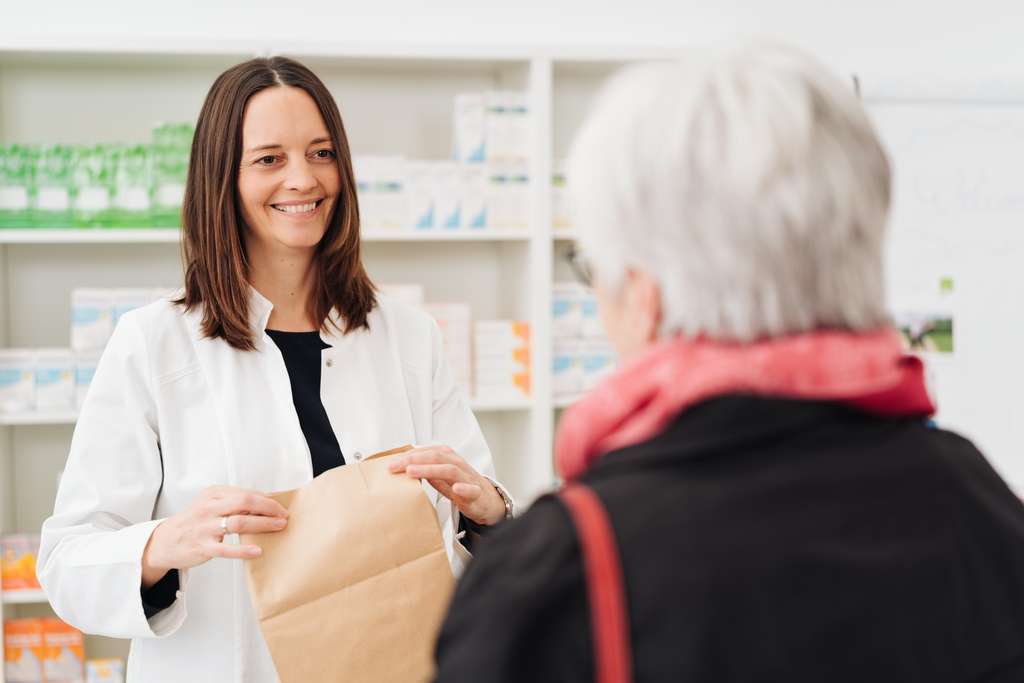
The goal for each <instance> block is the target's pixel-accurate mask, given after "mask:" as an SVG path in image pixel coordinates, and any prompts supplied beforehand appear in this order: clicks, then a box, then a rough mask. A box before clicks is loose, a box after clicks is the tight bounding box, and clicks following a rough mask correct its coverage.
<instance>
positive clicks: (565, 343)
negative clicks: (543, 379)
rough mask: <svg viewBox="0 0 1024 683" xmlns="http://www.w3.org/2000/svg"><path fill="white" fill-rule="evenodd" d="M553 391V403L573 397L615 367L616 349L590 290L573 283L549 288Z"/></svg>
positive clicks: (563, 401) (556, 284) (562, 283)
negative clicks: (551, 316) (551, 296)
mask: <svg viewBox="0 0 1024 683" xmlns="http://www.w3.org/2000/svg"><path fill="white" fill-rule="evenodd" d="M552 295H553V299H552V315H553V319H552V324H551V330H552V336H553V338H554V349H553V351H554V354H553V357H552V371H553V373H552V378H551V382H552V391H553V392H554V395H555V396H554V398H555V403H556V404H562V405H564V404H567V403H571V402H572V401H574V400H576V399H577V398H578V397H579V396H580V395H581V394H584V393H586V392H588V391H590V390H591V389H593V388H594V386H595V385H597V383H598V382H600V381H601V379H602V378H603V377H605V376H606V375H607V374H609V373H610V372H612V371H613V370H614V369H615V366H616V363H617V358H616V354H615V350H614V349H613V348H612V346H611V344H610V343H609V342H608V339H607V337H606V335H605V333H604V330H603V329H602V327H601V321H600V319H599V317H598V311H597V300H596V298H595V297H594V294H593V292H592V291H591V290H590V289H589V288H587V287H584V286H583V285H581V284H577V283H574V282H561V283H555V285H554V287H553V288H552Z"/></svg>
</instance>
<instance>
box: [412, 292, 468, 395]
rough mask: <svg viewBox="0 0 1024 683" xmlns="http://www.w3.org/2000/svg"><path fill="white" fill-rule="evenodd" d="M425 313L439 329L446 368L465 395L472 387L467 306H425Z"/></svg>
mask: <svg viewBox="0 0 1024 683" xmlns="http://www.w3.org/2000/svg"><path fill="white" fill-rule="evenodd" d="M424 308H425V309H426V311H427V313H429V314H430V315H431V316H433V318H434V320H436V321H437V325H438V327H439V328H441V340H442V342H443V344H444V351H445V357H446V359H447V361H448V367H450V368H451V370H452V375H453V376H454V377H455V383H456V384H457V385H459V386H460V387H461V388H462V389H463V390H464V391H465V392H466V394H467V395H468V394H470V393H471V387H472V377H473V372H472V356H473V354H472V351H471V349H472V339H471V325H472V320H471V316H470V311H469V304H458V303H452V304H425V306H424Z"/></svg>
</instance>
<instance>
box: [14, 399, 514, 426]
mask: <svg viewBox="0 0 1024 683" xmlns="http://www.w3.org/2000/svg"><path fill="white" fill-rule="evenodd" d="M531 405H532V402H531V401H530V399H529V398H522V399H512V400H509V399H503V400H489V399H472V400H471V401H470V407H471V408H472V409H473V411H475V412H478V413H499V412H505V411H508V412H511V411H515V410H529V409H530V406H531ZM77 419H78V411H75V410H61V411H53V412H32V413H0V426H9V427H31V426H35V425H73V424H75V421H76V420H77Z"/></svg>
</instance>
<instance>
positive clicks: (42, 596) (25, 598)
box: [2, 590, 50, 605]
mask: <svg viewBox="0 0 1024 683" xmlns="http://www.w3.org/2000/svg"><path fill="white" fill-rule="evenodd" d="M2 595H3V601H4V604H5V605H38V604H44V605H45V604H47V603H49V602H50V601H49V600H47V599H46V593H44V592H43V591H41V590H20V591H6V592H4V593H3V594H2Z"/></svg>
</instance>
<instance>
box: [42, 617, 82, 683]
mask: <svg viewBox="0 0 1024 683" xmlns="http://www.w3.org/2000/svg"><path fill="white" fill-rule="evenodd" d="M41 621H42V623H43V680H44V681H46V683H81V681H82V680H83V679H84V678H85V638H84V637H83V636H82V632H81V631H79V630H78V629H77V628H75V627H74V626H69V625H68V624H65V623H64V622H63V621H61V620H60V619H55V618H47V619H41Z"/></svg>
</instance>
